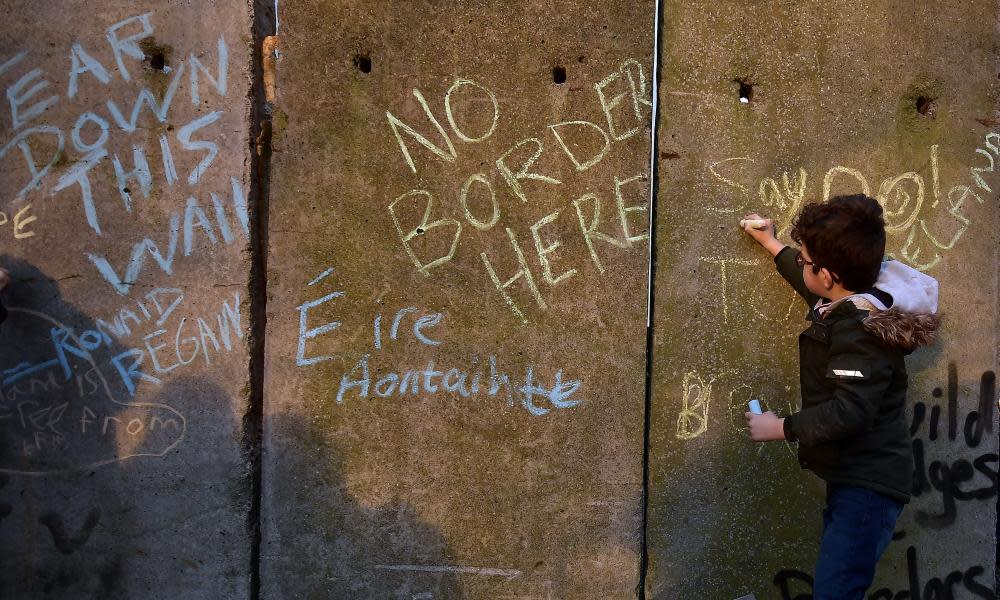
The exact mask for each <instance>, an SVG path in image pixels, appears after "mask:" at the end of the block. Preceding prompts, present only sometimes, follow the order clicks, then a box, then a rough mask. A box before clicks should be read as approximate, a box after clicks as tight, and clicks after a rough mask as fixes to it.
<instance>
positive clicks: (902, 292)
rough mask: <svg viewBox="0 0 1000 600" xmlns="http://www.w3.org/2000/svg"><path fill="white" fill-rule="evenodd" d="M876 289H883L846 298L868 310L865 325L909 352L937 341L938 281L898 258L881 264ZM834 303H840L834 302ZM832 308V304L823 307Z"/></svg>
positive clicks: (874, 333) (877, 334)
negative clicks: (886, 300)
mask: <svg viewBox="0 0 1000 600" xmlns="http://www.w3.org/2000/svg"><path fill="white" fill-rule="evenodd" d="M875 288H876V290H878V291H881V292H883V293H884V294H880V295H882V296H886V295H887V296H888V300H889V303H888V304H887V303H886V302H884V300H885V299H886V298H884V297H883V298H879V295H876V294H874V293H862V294H854V295H851V296H848V297H847V298H843V299H842V300H841V301H844V300H847V301H850V302H851V303H852V304H854V305H855V306H856V307H858V308H860V309H861V310H866V311H868V316H867V317H865V319H864V321H863V323H864V328H865V329H866V330H867V331H868V332H870V333H872V334H873V335H875V336H877V337H879V338H880V339H882V340H883V341H884V342H885V343H886V344H888V345H890V346H895V347H897V348H900V349H902V350H904V351H906V352H907V353H909V352H913V351H914V350H916V349H917V348H919V347H920V346H929V345H930V344H932V343H934V339H935V334H936V333H937V330H938V328H939V327H940V326H941V315H939V314H938V311H937V309H938V283H937V280H936V279H934V278H933V277H931V276H929V275H927V274H925V273H921V272H920V271H917V270H916V269H914V268H912V267H909V266H907V265H904V264H903V263H901V262H899V261H896V260H888V261H885V262H883V263H882V269H881V271H879V276H878V280H877V281H876V282H875ZM832 304H839V302H838V303H832ZM824 308H825V309H827V310H829V309H830V308H833V306H832V305H828V307H824Z"/></svg>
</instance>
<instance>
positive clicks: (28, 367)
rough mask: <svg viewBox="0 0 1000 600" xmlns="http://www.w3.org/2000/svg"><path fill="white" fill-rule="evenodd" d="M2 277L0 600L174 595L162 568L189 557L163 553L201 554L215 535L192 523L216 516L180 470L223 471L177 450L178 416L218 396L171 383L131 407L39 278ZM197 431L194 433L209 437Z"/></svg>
mask: <svg viewBox="0 0 1000 600" xmlns="http://www.w3.org/2000/svg"><path fill="white" fill-rule="evenodd" d="M0 266H3V267H4V268H6V269H8V270H9V271H10V272H11V276H12V284H11V286H10V287H9V288H8V290H6V291H5V292H4V296H5V298H4V303H5V305H6V306H7V307H8V310H9V314H8V317H7V320H6V321H5V322H4V323H3V324H2V325H0V565H4V568H3V569H0V597H2V598H43V597H44V598H73V599H80V598H101V599H115V598H130V597H136V595H137V594H139V589H156V587H153V586H164V587H160V588H159V589H161V590H169V589H171V588H172V587H173V588H176V587H177V586H178V585H180V586H181V587H183V586H184V580H185V575H184V574H183V572H182V571H183V570H182V569H180V568H177V567H178V566H179V565H171V564H170V562H169V560H170V559H172V560H174V561H179V560H180V559H184V558H185V554H184V553H183V552H181V551H178V549H177V548H175V547H172V546H173V545H174V543H175V542H177V543H181V544H183V545H184V546H185V547H186V548H188V549H190V548H191V546H192V545H194V544H201V543H204V544H211V543H212V540H211V539H210V538H209V536H208V535H207V534H206V533H203V532H202V531H201V530H202V529H211V530H212V533H215V530H216V527H212V528H206V527H204V525H205V523H204V522H201V523H198V522H197V520H196V519H192V518H191V517H190V515H191V514H203V515H204V514H207V515H212V514H214V512H213V511H212V509H213V508H216V507H211V506H208V507H206V506H202V505H201V502H202V500H203V498H201V497H199V496H198V494H191V493H189V490H188V489H185V487H184V486H185V484H184V483H183V482H184V479H185V478H184V476H183V471H188V472H191V471H195V470H196V469H198V472H197V478H200V479H201V480H208V479H211V478H213V476H214V475H215V474H214V471H217V470H219V467H213V466H211V464H210V462H209V461H210V460H211V458H212V457H211V454H212V453H211V452H206V453H205V454H207V455H209V456H200V455H198V456H194V455H192V453H191V452H183V453H182V452H181V451H180V446H181V444H182V442H184V441H185V439H186V438H191V437H192V436H191V435H190V433H189V432H188V431H187V422H186V419H185V417H184V416H183V415H184V414H185V413H187V414H194V413H193V412H192V411H194V410H198V409H197V408H196V407H197V406H198V405H208V406H213V407H216V409H218V407H223V408H228V404H227V403H226V398H225V395H224V394H223V392H222V391H221V390H220V389H218V388H217V387H216V386H214V385H213V384H212V383H210V382H207V381H204V380H203V379H201V378H177V379H175V380H173V381H171V382H170V383H168V384H166V385H164V387H162V388H160V389H159V390H158V391H157V392H156V398H155V399H154V401H153V402H145V403H144V402H133V397H132V394H131V391H130V389H129V387H128V385H126V383H125V380H124V379H123V378H122V377H121V375H120V374H119V373H118V369H117V367H116V365H115V357H117V356H119V355H121V354H122V353H123V352H126V350H127V348H125V347H124V346H123V345H122V344H121V342H119V341H118V339H117V338H116V337H115V336H114V335H111V334H109V333H107V332H106V330H105V329H103V328H102V327H101V326H100V325H99V323H98V322H96V321H95V320H94V319H92V318H91V317H88V316H87V315H85V314H83V313H81V312H80V311H79V310H78V309H77V308H76V307H74V306H73V305H71V304H69V303H67V302H65V301H64V300H63V298H62V296H61V293H60V290H59V286H58V283H57V282H56V281H54V280H52V279H51V278H49V277H47V276H46V275H45V274H44V273H42V272H41V271H40V270H39V269H37V268H36V267H35V266H33V265H31V264H30V263H28V262H26V261H24V260H21V259H17V258H12V257H9V256H0ZM170 404H173V406H171V405H170ZM222 412H223V413H224V414H223V415H222V418H223V419H227V420H232V416H231V415H229V414H228V412H229V411H228V410H223V411H222ZM205 421H207V419H206V420H204V421H203V420H201V419H199V428H198V430H196V431H195V433H198V432H200V431H202V430H203V429H204V428H205V427H206V426H211V425H213V423H210V422H205ZM191 441H192V440H188V441H187V442H186V443H185V444H184V446H185V447H186V448H187V447H191V445H192V444H191ZM195 442H197V440H195ZM205 443H206V444H207V443H208V442H205ZM201 468H204V470H201ZM244 475H245V474H243V473H239V474H238V475H237V477H234V479H236V480H237V481H242V480H240V479H239V478H240V477H242V476H244ZM223 477H224V476H223ZM197 478H195V477H192V479H197ZM216 479H218V478H216ZM243 483H246V482H245V481H244V482H243ZM237 486H239V484H237ZM188 487H191V486H190V484H188ZM244 487H246V489H247V490H249V486H244ZM171 492H173V493H171ZM157 496H166V497H159V498H157ZM241 518H242V517H241ZM239 523H240V524H242V523H243V522H242V521H239ZM218 527H221V525H219V526H218ZM191 554H192V553H191V552H188V553H187V556H188V557H191ZM170 555H172V556H170ZM154 562H157V563H160V564H158V565H156V566H155V567H151V566H150V563H154ZM189 562H190V560H189ZM178 582H180V583H178ZM191 583H194V582H191ZM140 585H141V586H142V588H139V586H140ZM191 587H192V588H193V589H197V586H196V585H192V586H191ZM147 597H150V598H154V597H156V598H158V597H160V595H159V594H158V593H157V594H152V595H149V596H147Z"/></svg>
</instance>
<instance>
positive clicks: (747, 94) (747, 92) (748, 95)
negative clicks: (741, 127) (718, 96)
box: [733, 78, 753, 104]
mask: <svg viewBox="0 0 1000 600" xmlns="http://www.w3.org/2000/svg"><path fill="white" fill-rule="evenodd" d="M733 82H735V83H736V84H738V85H739V86H740V89H739V95H740V103H742V104H749V103H750V101H751V100H753V83H752V82H751V81H750V80H748V79H746V78H741V79H734V80H733Z"/></svg>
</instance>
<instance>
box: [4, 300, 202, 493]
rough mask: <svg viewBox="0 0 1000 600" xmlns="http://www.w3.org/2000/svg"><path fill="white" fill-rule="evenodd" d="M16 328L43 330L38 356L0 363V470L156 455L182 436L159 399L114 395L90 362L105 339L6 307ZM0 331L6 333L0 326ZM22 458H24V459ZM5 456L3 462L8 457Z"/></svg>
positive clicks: (179, 419) (36, 470)
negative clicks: (0, 441) (0, 446)
mask: <svg viewBox="0 0 1000 600" xmlns="http://www.w3.org/2000/svg"><path fill="white" fill-rule="evenodd" d="M9 310H10V312H11V315H12V317H11V318H12V319H13V318H17V319H18V323H19V325H20V326H22V327H29V328H30V329H34V330H36V331H38V330H41V331H47V332H50V334H49V336H48V339H47V341H44V342H42V343H39V344H33V345H32V348H31V349H32V350H34V351H45V352H46V354H45V355H44V356H38V357H33V359H30V360H23V359H22V360H21V361H20V362H18V363H17V364H16V365H14V366H11V367H7V368H3V369H2V370H0V426H3V428H4V433H5V436H4V445H5V446H6V447H5V448H4V451H3V452H0V456H2V457H4V463H2V464H0V472H4V473H20V474H31V475H33V474H45V473H56V472H63V471H67V470H72V469H83V468H95V467H99V466H102V465H106V464H110V463H113V462H117V461H121V460H125V459H127V458H131V457H135V456H163V455H164V454H166V453H167V452H169V451H170V450H172V449H173V448H175V447H176V446H177V445H178V444H180V443H181V441H182V440H183V438H184V432H185V429H186V421H185V418H184V416H183V415H182V414H181V413H179V412H178V411H177V410H175V409H173V408H172V407H170V406H166V405H163V404H151V403H138V402H126V401H122V400H121V399H119V398H118V397H117V394H116V392H115V391H114V390H117V389H119V388H120V386H117V385H115V384H113V383H112V380H111V379H110V378H109V377H107V376H106V374H105V371H106V369H108V367H109V364H107V363H106V362H98V360H97V356H98V351H99V350H101V349H107V348H108V342H107V341H106V340H105V338H104V337H103V335H102V334H101V333H100V332H98V331H96V330H87V331H84V332H81V333H80V334H77V333H76V332H74V330H73V328H71V327H69V326H67V325H65V324H63V323H60V322H58V321H56V320H55V319H52V318H51V317H49V316H47V315H45V314H43V313H40V312H37V311H34V310H30V309H26V308H19V307H10V308H9ZM5 335H10V334H7V333H5ZM23 459H30V462H25V461H24V460H23ZM8 461H10V462H8Z"/></svg>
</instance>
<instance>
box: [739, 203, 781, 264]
mask: <svg viewBox="0 0 1000 600" xmlns="http://www.w3.org/2000/svg"><path fill="white" fill-rule="evenodd" d="M740 228H741V229H743V231H745V232H747V234H748V235H749V236H750V237H752V238H753V239H754V240H756V241H757V243H758V244H760V245H761V246H763V247H764V248H765V249H766V250H767V251H768V252H770V253H771V256H776V255H777V254H778V253H779V252H781V250H782V248H784V247H785V245H784V244H783V243H781V242H779V241H778V239H777V238H776V237H774V222H773V221H772V220H771V219H765V218H764V217H761V216H760V215H758V214H757V213H751V214H749V215H747V216H745V217H743V218H742V219H740Z"/></svg>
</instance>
